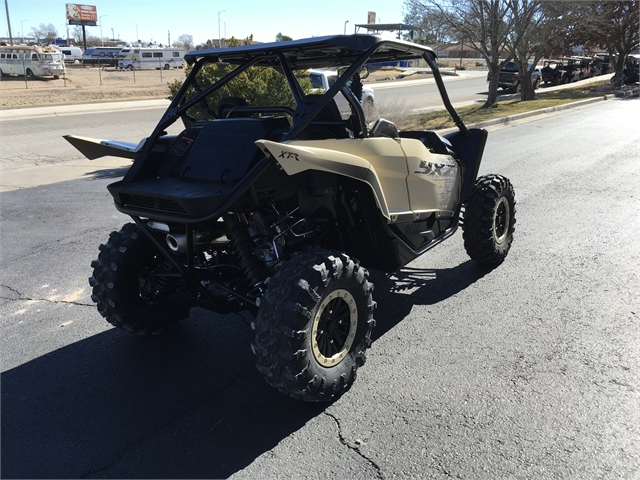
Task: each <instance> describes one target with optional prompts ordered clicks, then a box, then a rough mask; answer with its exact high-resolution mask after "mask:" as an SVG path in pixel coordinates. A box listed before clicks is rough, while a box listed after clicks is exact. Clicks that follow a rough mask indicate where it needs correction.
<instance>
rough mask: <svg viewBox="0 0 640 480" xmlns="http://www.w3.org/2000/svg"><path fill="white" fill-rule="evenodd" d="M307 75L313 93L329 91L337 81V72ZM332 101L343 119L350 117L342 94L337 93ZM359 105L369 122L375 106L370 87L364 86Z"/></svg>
mask: <svg viewBox="0 0 640 480" xmlns="http://www.w3.org/2000/svg"><path fill="white" fill-rule="evenodd" d="M308 73H309V77H310V78H311V87H312V88H313V90H314V91H315V92H320V91H322V90H324V91H326V90H329V88H330V87H331V85H333V84H334V83H335V81H336V80H337V79H338V72H336V71H334V70H309V71H308ZM334 100H335V101H336V104H337V105H338V110H340V113H341V114H342V116H343V117H345V116H346V117H348V116H349V115H351V108H350V107H349V102H347V99H346V98H344V95H342V93H340V92H338V94H337V95H336V96H335V97H334ZM360 103H362V108H363V110H364V114H365V116H366V118H367V120H371V115H372V113H373V107H374V105H375V98H374V96H373V89H372V88H371V87H367V86H364V87H363V88H362V99H361V100H360Z"/></svg>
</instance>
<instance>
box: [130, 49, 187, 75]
mask: <svg viewBox="0 0 640 480" xmlns="http://www.w3.org/2000/svg"><path fill="white" fill-rule="evenodd" d="M118 56H119V57H120V60H119V61H118V67H119V68H120V69H122V70H133V69H136V70H140V69H141V68H155V69H161V68H163V69H165V70H169V69H170V68H183V67H184V50H183V49H181V48H150V47H148V48H145V47H125V48H123V49H122V50H121V51H120V54H119V55H118Z"/></svg>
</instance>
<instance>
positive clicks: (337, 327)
mask: <svg viewBox="0 0 640 480" xmlns="http://www.w3.org/2000/svg"><path fill="white" fill-rule="evenodd" d="M357 327H358V307H357V306H356V301H355V298H353V295H351V293H349V292H348V291H347V290H344V289H338V290H334V291H333V292H331V293H330V294H329V295H327V296H326V297H325V298H323V299H322V302H321V303H320V306H319V307H318V311H317V312H316V315H315V317H314V319H313V324H312V326H311V331H312V337H311V338H312V344H311V349H312V351H313V357H314V358H315V359H316V361H317V362H318V363H319V364H320V365H322V366H323V367H333V366H336V365H338V364H339V363H340V362H342V361H343V360H344V359H345V358H346V357H347V354H348V353H349V350H350V349H351V345H353V341H354V339H355V336H356V330H357Z"/></svg>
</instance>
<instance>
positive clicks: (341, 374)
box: [251, 250, 375, 401]
mask: <svg viewBox="0 0 640 480" xmlns="http://www.w3.org/2000/svg"><path fill="white" fill-rule="evenodd" d="M368 276H369V274H368V272H367V270H365V269H364V268H361V267H360V266H359V265H357V264H355V263H354V262H353V260H351V259H350V258H349V257H348V256H346V255H344V254H341V253H336V252H330V251H327V250H311V251H309V252H306V253H303V254H299V255H297V256H294V257H292V258H291V259H290V260H289V261H288V262H286V263H285V264H284V266H283V267H282V268H281V269H280V270H279V271H278V272H277V273H276V274H275V275H274V276H273V278H271V279H270V281H269V283H268V288H267V292H266V294H265V296H264V298H263V299H262V302H261V304H260V310H259V311H258V316H257V319H256V320H255V321H254V322H253V323H252V324H251V327H252V328H253V330H254V331H255V341H254V342H253V343H252V345H251V347H252V350H253V352H254V354H255V355H256V357H257V362H256V366H257V368H258V370H259V371H260V373H262V374H263V375H264V378H265V380H266V381H267V383H269V384H270V385H271V386H273V387H275V388H277V389H278V390H280V391H281V392H282V393H285V394H287V395H289V396H291V397H293V398H296V399H301V400H306V401H330V400H334V399H336V398H338V397H339V396H340V395H342V394H343V393H344V392H346V391H347V390H348V389H349V388H350V387H351V385H352V384H353V382H354V381H355V379H356V370H357V369H358V367H360V366H362V365H363V364H364V362H365V352H366V350H367V348H368V347H369V346H370V345H371V331H372V329H373V326H374V324H375V321H374V319H373V309H374V307H375V302H374V301H373V298H372V295H371V292H372V291H373V284H372V283H370V282H369V280H368Z"/></svg>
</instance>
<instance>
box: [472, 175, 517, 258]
mask: <svg viewBox="0 0 640 480" xmlns="http://www.w3.org/2000/svg"><path fill="white" fill-rule="evenodd" d="M515 214H516V199H515V193H514V191H513V186H512V185H511V182H510V181H509V179H508V178H506V177H503V176H502V175H486V176H483V177H480V178H478V180H477V181H476V184H475V186H474V187H473V189H472V190H471V193H470V194H469V197H468V198H467V201H466V202H465V206H464V215H463V223H462V230H463V235H462V237H463V239H464V247H465V249H466V251H467V253H468V254H469V256H470V257H471V259H473V260H475V261H476V262H478V263H480V264H484V265H499V264H500V263H502V262H503V261H504V259H505V257H506V256H507V254H508V253H509V249H510V248H511V243H512V242H513V232H514V231H515V223H516V217H515Z"/></svg>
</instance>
